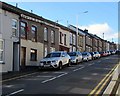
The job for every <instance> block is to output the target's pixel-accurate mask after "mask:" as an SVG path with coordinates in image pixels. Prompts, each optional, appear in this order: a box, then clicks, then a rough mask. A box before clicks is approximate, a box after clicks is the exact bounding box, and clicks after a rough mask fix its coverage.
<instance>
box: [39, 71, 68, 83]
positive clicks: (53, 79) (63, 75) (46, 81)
mask: <svg viewBox="0 0 120 96" xmlns="http://www.w3.org/2000/svg"><path fill="white" fill-rule="evenodd" d="M66 74H68V73H64V74H61V75H58V76H56V77H53V78H50V79H47V80H44V81H42V82H41V83H46V82H48V81H52V80H54V79H57V78H59V77H62V76H64V75H66Z"/></svg>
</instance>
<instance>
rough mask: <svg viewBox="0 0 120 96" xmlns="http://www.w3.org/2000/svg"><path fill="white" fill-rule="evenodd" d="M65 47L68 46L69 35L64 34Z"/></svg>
mask: <svg viewBox="0 0 120 96" xmlns="http://www.w3.org/2000/svg"><path fill="white" fill-rule="evenodd" d="M64 45H67V35H66V34H64Z"/></svg>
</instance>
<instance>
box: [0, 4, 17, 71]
mask: <svg viewBox="0 0 120 96" xmlns="http://www.w3.org/2000/svg"><path fill="white" fill-rule="evenodd" d="M1 6H2V5H1ZM18 29H19V15H17V14H14V13H11V12H8V11H6V10H3V9H1V8H0V72H8V71H13V70H14V71H18V70H19V30H18Z"/></svg>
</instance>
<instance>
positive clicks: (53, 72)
mask: <svg viewBox="0 0 120 96" xmlns="http://www.w3.org/2000/svg"><path fill="white" fill-rule="evenodd" d="M53 73H56V74H57V73H58V74H61V73H66V72H53Z"/></svg>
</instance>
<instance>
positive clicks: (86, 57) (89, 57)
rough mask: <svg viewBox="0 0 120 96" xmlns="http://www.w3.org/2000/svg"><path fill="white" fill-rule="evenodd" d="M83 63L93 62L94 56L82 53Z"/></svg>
mask: <svg viewBox="0 0 120 96" xmlns="http://www.w3.org/2000/svg"><path fill="white" fill-rule="evenodd" d="M82 57H83V61H89V60H92V56H91V54H90V53H89V52H82Z"/></svg>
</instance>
